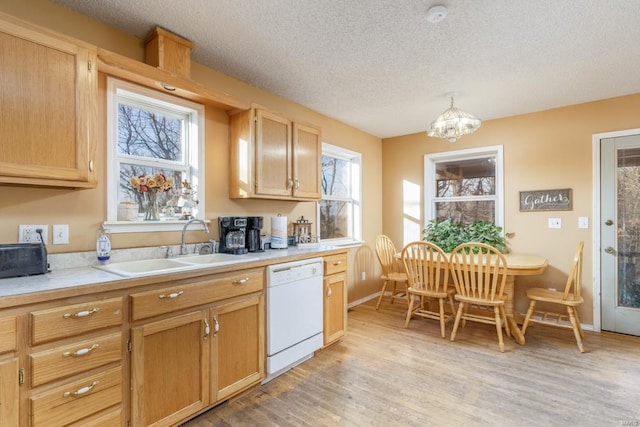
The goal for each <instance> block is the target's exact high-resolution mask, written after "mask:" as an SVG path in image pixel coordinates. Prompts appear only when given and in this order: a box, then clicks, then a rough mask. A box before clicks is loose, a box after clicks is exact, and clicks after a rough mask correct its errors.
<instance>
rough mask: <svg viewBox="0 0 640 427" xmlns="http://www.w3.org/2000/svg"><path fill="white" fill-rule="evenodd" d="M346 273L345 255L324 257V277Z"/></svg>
mask: <svg viewBox="0 0 640 427" xmlns="http://www.w3.org/2000/svg"><path fill="white" fill-rule="evenodd" d="M343 271H347V254H346V253H344V254H337V255H328V256H326V257H324V275H325V276H328V275H330V274H335V273H342V272H343Z"/></svg>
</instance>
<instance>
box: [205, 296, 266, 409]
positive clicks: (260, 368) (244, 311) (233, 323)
mask: <svg viewBox="0 0 640 427" xmlns="http://www.w3.org/2000/svg"><path fill="white" fill-rule="evenodd" d="M264 319H265V316H264V296H263V295H262V294H260V295H253V296H250V297H248V298H244V299H241V300H238V301H234V302H230V303H226V304H223V305H221V306H219V307H216V308H213V309H212V310H211V321H212V328H213V330H212V339H211V362H212V364H211V402H212V403H215V402H219V401H221V400H224V399H226V398H228V397H230V396H231V395H233V394H235V393H237V392H238V391H241V390H243V389H245V388H247V387H249V386H251V385H254V384H257V383H259V382H260V381H261V380H262V378H263V374H264V358H265V347H264V346H265V343H264V328H265V326H264V322H265V320H264Z"/></svg>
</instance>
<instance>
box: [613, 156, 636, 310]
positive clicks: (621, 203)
mask: <svg viewBox="0 0 640 427" xmlns="http://www.w3.org/2000/svg"><path fill="white" fill-rule="evenodd" d="M617 163H618V167H617V170H616V173H617V187H618V190H617V191H618V275H619V277H618V306H620V307H627V308H640V217H639V216H638V212H640V149H638V148H632V149H626V150H618V160H617Z"/></svg>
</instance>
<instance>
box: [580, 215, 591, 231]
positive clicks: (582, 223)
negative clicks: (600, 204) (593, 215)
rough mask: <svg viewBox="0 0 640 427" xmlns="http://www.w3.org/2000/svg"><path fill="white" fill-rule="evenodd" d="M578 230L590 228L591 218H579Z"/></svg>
mask: <svg viewBox="0 0 640 427" xmlns="http://www.w3.org/2000/svg"><path fill="white" fill-rule="evenodd" d="M578 228H589V217H588V216H581V217H580V218H578Z"/></svg>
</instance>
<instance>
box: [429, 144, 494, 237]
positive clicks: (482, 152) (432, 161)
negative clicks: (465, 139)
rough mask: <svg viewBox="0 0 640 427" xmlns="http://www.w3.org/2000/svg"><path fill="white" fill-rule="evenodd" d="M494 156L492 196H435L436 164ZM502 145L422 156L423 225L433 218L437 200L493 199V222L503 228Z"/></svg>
mask: <svg viewBox="0 0 640 427" xmlns="http://www.w3.org/2000/svg"><path fill="white" fill-rule="evenodd" d="M487 156H495V157H496V166H495V167H496V169H495V170H496V176H495V180H496V182H495V185H496V192H495V195H493V196H463V197H447V198H437V197H436V188H435V187H436V186H435V180H436V164H438V163H444V162H450V161H457V160H470V159H477V158H481V157H487ZM503 157H504V156H503V146H502V145H492V146H487V147H478V148H469V149H464V150H454V151H445V152H441V153H431V154H425V156H424V216H425V221H424V223H425V227H426V225H427V224H428V223H429V221H431V220H432V219H433V218H435V210H436V208H435V204H436V202H437V201H452V200H454V201H475V200H478V201H481V200H495V203H496V205H495V218H494V221H495V224H496V225H497V226H500V227H503V228H504V163H503Z"/></svg>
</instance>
